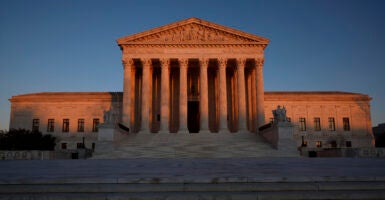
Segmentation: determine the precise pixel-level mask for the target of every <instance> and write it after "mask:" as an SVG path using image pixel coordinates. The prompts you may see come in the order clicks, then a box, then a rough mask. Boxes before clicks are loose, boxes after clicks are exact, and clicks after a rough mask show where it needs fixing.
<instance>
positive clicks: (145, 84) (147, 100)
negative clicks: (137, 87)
mask: <svg viewBox="0 0 385 200" xmlns="http://www.w3.org/2000/svg"><path fill="white" fill-rule="evenodd" d="M142 63H143V74H142V122H141V132H144V133H150V111H151V102H152V101H151V99H152V97H151V96H152V95H151V93H152V91H151V90H152V88H151V85H152V84H151V83H152V76H151V64H152V63H151V59H143V60H142Z"/></svg>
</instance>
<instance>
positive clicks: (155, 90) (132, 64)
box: [117, 18, 269, 133]
mask: <svg viewBox="0 0 385 200" xmlns="http://www.w3.org/2000/svg"><path fill="white" fill-rule="evenodd" d="M117 42H118V44H119V46H120V47H121V49H122V52H123V56H122V60H123V66H124V88H123V106H122V107H123V108H122V109H123V112H122V123H123V124H124V125H125V126H127V127H129V128H130V130H131V132H136V133H209V132H243V131H250V132H256V130H257V128H258V126H260V125H262V124H264V121H265V119H264V109H263V107H264V105H263V102H264V98H263V95H264V89H263V73H262V71H263V60H264V58H263V52H264V49H265V47H266V46H267V44H268V42H269V40H268V39H266V38H262V37H259V36H255V35H251V34H248V33H244V32H242V31H239V30H235V29H231V28H228V27H224V26H221V25H218V24H214V23H211V22H207V21H204V20H200V19H197V18H190V19H186V20H183V21H180V22H176V23H172V24H169V25H166V26H162V27H159V28H155V29H152V30H149V31H145V32H142V33H138V34H134V35H131V36H127V37H123V38H120V39H118V40H117Z"/></svg>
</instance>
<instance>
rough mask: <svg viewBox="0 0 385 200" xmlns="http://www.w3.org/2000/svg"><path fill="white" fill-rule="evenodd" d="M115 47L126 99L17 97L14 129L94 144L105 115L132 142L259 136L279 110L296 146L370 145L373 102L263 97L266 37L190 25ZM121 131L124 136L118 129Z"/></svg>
mask: <svg viewBox="0 0 385 200" xmlns="http://www.w3.org/2000/svg"><path fill="white" fill-rule="evenodd" d="M117 42H118V45H119V46H120V48H121V50H122V53H123V55H122V61H123V69H124V70H123V73H124V80H123V92H118V93H108V92H104V93H103V92H102V93H97V92H96V93H95V92H83V93H55V92H53V93H35V94H25V95H18V96H13V97H12V98H11V99H10V102H11V120H10V128H25V129H32V128H33V126H34V128H36V126H37V128H38V129H39V130H40V131H42V132H43V133H52V134H54V135H56V136H58V137H59V138H60V139H61V143H66V145H67V143H68V145H69V147H68V148H72V147H73V146H74V144H73V143H77V142H79V141H80V138H82V137H85V138H86V142H88V143H90V144H89V145H91V143H94V142H95V141H96V140H97V129H95V123H97V124H101V123H104V122H105V120H106V119H105V118H106V116H108V119H109V121H112V123H113V124H115V125H116V124H118V123H121V124H123V125H124V126H126V127H128V128H129V129H130V131H129V134H132V133H135V134H189V133H196V134H210V133H246V134H249V133H250V134H252V133H257V132H258V128H259V127H261V126H262V125H264V124H266V123H269V122H270V120H271V118H272V113H271V111H272V110H274V109H275V108H276V107H277V105H282V106H285V107H286V109H287V114H288V117H289V118H290V119H291V121H292V122H293V123H294V125H295V137H296V139H297V141H298V143H299V145H300V143H302V142H303V140H305V141H306V142H307V144H308V146H309V147H312V146H316V145H319V142H321V145H323V146H326V147H327V146H328V145H330V140H333V138H340V139H339V141H340V140H341V141H342V139H341V138H343V141H344V142H345V144H344V145H345V146H346V145H348V146H349V145H352V146H357V147H364V146H372V145H373V143H372V140H373V137H372V133H371V120H370V106H369V105H370V100H371V98H370V97H369V96H367V95H364V94H354V93H347V92H265V91H264V85H263V84H264V83H263V64H264V49H265V48H266V46H267V45H268V43H269V40H268V39H266V38H263V37H260V36H256V35H252V34H248V33H245V32H242V31H239V30H235V29H232V28H228V27H224V26H221V25H218V24H214V23H211V22H208V21H204V20H201V19H197V18H189V19H186V20H182V21H179V22H175V23H172V24H168V25H165V26H161V27H158V28H155V29H151V30H149V31H145V32H142V33H138V34H134V35H130V36H127V37H123V38H120V39H118V40H117ZM106 114H108V115H106ZM304 119H305V125H306V129H305V130H303V123H304V122H303V120H304ZM66 120H67V121H66ZM331 120H334V121H333V122H331ZM347 121H348V122H347ZM67 122H68V124H67ZM332 123H334V125H333V126H334V127H329V126H332V125H331V124H332ZM347 123H348V124H347ZM347 125H348V126H349V127H347ZM66 126H68V128H67V127H66ZM52 127H53V128H52ZM315 127H316V128H315ZM116 132H117V134H126V133H124V131H123V132H122V131H119V130H118V128H117V127H116ZM302 136H303V137H302ZM336 140H337V139H336ZM349 142H350V143H349ZM340 143H341V142H340ZM333 145H334V144H333ZM339 146H343V144H342V143H341V144H339ZM58 148H60V147H58Z"/></svg>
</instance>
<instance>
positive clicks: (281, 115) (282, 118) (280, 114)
mask: <svg viewBox="0 0 385 200" xmlns="http://www.w3.org/2000/svg"><path fill="white" fill-rule="evenodd" d="M273 116H274V121H275V122H287V117H286V108H285V106H283V107H282V108H281V106H280V105H278V106H277V109H275V110H273Z"/></svg>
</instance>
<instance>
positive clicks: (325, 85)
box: [0, 0, 385, 130]
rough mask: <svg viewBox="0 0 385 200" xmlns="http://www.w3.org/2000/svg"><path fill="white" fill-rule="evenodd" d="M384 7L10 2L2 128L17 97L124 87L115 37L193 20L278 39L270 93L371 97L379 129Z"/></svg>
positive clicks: (0, 7)
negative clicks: (345, 94) (183, 20)
mask: <svg viewBox="0 0 385 200" xmlns="http://www.w3.org/2000/svg"><path fill="white" fill-rule="evenodd" d="M384 10H385V1H381V0H378V1H374V0H360V1H358V0H318V1H315V0H286V1H284V0H281V1H279V0H263V1H259V0H236V1H235V0H234V1H231V0H228V1H225V0H203V1H202V0H183V1H182V0H154V1H151V0H138V1H135V0H104V1H102V0H34V1H31V0H0V130H3V129H8V126H9V112H10V103H9V102H8V99H9V98H10V97H11V96H13V95H18V94H24V93H34V92H55V91H64V92H66V91H80V92H82V91H122V86H123V85H122V84H123V68H122V64H121V52H120V50H119V47H118V46H117V44H116V41H115V40H116V39H117V38H120V37H123V36H127V35H131V34H134V33H138V32H142V31H145V30H148V29H151V28H155V27H158V26H161V25H165V24H168V23H172V22H175V21H179V20H182V19H185V18H189V17H197V18H201V19H204V20H208V21H211V22H214V23H218V24H221V25H224V26H229V27H232V28H235V29H239V30H242V31H245V32H248V33H251V34H256V35H259V36H263V37H267V38H269V39H270V44H269V46H268V47H267V48H266V51H265V65H264V78H265V79H264V80H265V90H267V91H347V92H357V93H364V94H368V95H370V96H371V97H372V98H373V100H372V102H371V111H372V122H373V126H375V125H377V124H378V123H384V122H385V89H384V86H385V12H384ZM31 123H32V122H31Z"/></svg>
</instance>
